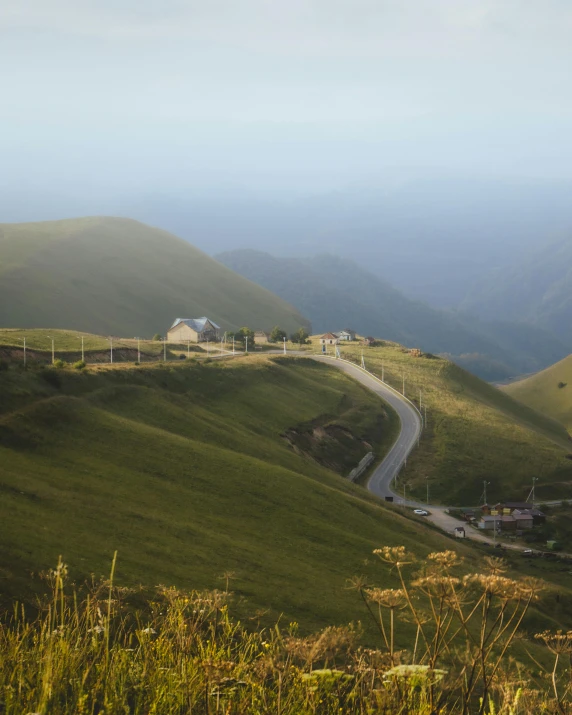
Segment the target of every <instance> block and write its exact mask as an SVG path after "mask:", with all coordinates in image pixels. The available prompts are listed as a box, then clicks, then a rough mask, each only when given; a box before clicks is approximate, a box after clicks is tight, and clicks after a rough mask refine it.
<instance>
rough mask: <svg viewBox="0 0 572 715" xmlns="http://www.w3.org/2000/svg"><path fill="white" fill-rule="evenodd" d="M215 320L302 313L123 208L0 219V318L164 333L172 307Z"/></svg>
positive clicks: (269, 320)
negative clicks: (65, 216) (111, 214)
mask: <svg viewBox="0 0 572 715" xmlns="http://www.w3.org/2000/svg"><path fill="white" fill-rule="evenodd" d="M202 315H208V316H209V317H210V318H212V319H213V320H214V321H215V322H217V323H218V324H219V325H220V326H221V327H222V328H223V329H225V330H226V329H237V328H239V327H241V326H243V325H249V326H251V327H252V328H254V329H271V328H272V327H273V326H274V325H276V324H279V325H281V326H283V327H284V328H285V329H286V330H289V331H294V330H296V329H297V328H299V327H300V326H302V325H303V326H306V327H308V321H307V320H306V319H305V318H304V317H302V316H301V315H300V313H298V311H297V310H296V309H294V308H293V307H292V306H291V305H288V304H287V303H285V302H284V301H283V300H282V299H280V298H278V297H277V296H275V295H273V294H272V293H270V292H269V291H268V290H265V289H263V288H261V287H260V286H258V285H255V284H253V283H251V282H250V281H248V280H245V279H244V278H243V277H241V276H239V275H237V274H235V273H233V272H232V271H231V270H229V269H228V268H227V267H225V266H223V265H221V264H220V263H218V262H217V261H215V260H213V259H212V258H210V257H209V256H207V255H206V254H205V253H203V252H202V251H199V250H198V249H196V248H194V247H193V246H191V245H190V244H189V243H187V242H186V241H183V240H182V239H179V238H177V237H176V236H173V235H171V234H169V233H167V232H166V231H162V230H159V229H157V228H152V227H151V226H146V225H144V224H141V223H138V222H136V221H132V220H129V219H123V218H106V217H95V218H81V219H70V220H65V221H46V222H43V223H26V224H0V326H2V327H13V328H16V327H18V328H41V327H43V328H67V329H69V328H72V329H76V330H86V331H89V332H93V333H99V334H103V335H110V334H111V335H128V336H134V335H140V336H147V337H150V336H151V335H153V334H154V333H156V332H158V333H160V334H164V333H165V332H166V330H167V328H168V327H169V326H170V325H171V323H172V322H173V319H174V318H176V317H199V316H202Z"/></svg>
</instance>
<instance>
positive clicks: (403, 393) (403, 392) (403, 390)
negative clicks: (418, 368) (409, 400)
mask: <svg viewBox="0 0 572 715" xmlns="http://www.w3.org/2000/svg"><path fill="white" fill-rule="evenodd" d="M401 394H402V395H403V397H405V372H404V373H403V389H402V391H401Z"/></svg>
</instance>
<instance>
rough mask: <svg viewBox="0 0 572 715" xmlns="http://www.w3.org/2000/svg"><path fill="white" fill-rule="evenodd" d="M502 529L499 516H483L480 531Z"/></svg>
mask: <svg viewBox="0 0 572 715" xmlns="http://www.w3.org/2000/svg"><path fill="white" fill-rule="evenodd" d="M500 528H501V517H500V516H497V515H487V516H482V517H481V520H480V521H479V529H483V530H484V531H494V530H495V529H496V531H499V530H500Z"/></svg>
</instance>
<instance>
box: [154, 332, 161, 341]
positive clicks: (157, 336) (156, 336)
mask: <svg viewBox="0 0 572 715" xmlns="http://www.w3.org/2000/svg"><path fill="white" fill-rule="evenodd" d="M153 340H163V338H162V337H161V336H160V335H159V333H155V335H153Z"/></svg>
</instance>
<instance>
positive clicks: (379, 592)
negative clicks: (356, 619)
mask: <svg viewBox="0 0 572 715" xmlns="http://www.w3.org/2000/svg"><path fill="white" fill-rule="evenodd" d="M366 594H367V596H368V598H369V599H370V600H371V601H373V602H374V603H377V604H379V605H380V606H382V607H383V608H405V606H406V599H405V591H404V590H403V589H401V588H383V589H382V588H369V589H367V590H366Z"/></svg>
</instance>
